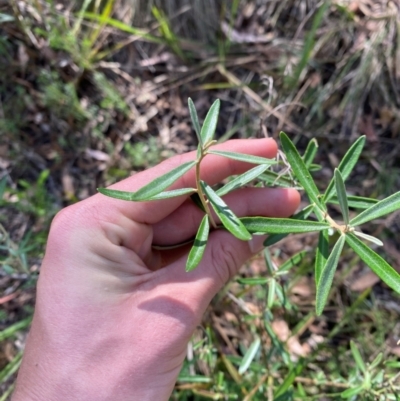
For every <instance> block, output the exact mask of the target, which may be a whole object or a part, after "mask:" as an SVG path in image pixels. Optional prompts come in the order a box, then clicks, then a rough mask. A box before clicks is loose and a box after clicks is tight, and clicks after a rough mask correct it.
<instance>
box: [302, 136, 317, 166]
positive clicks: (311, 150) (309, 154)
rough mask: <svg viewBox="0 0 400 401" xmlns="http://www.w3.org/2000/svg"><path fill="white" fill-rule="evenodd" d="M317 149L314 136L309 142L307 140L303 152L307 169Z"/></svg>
mask: <svg viewBox="0 0 400 401" xmlns="http://www.w3.org/2000/svg"><path fill="white" fill-rule="evenodd" d="M317 150H318V142H317V140H316V139H315V138H313V139H311V141H310V142H308V145H307V148H306V151H305V152H304V155H303V160H304V164H305V165H306V167H307V168H308V169H309V168H310V166H311V163H312V162H313V161H314V158H315V155H316V154H317Z"/></svg>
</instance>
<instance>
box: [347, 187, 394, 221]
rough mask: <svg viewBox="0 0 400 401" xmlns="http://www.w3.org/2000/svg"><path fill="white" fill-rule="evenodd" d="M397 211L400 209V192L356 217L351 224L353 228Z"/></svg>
mask: <svg viewBox="0 0 400 401" xmlns="http://www.w3.org/2000/svg"><path fill="white" fill-rule="evenodd" d="M397 209H400V191H399V192H396V193H395V194H393V195H391V196H389V197H388V198H386V199H383V200H381V201H379V202H378V203H376V204H375V205H373V206H371V207H370V208H368V209H366V210H364V211H363V212H361V213H360V214H359V215H358V216H356V217H354V219H352V220H351V221H350V224H351V225H352V226H359V225H361V224H364V223H366V222H367V221H371V220H374V219H377V218H378V217H381V216H384V215H385V214H388V213H392V212H394V211H395V210H397Z"/></svg>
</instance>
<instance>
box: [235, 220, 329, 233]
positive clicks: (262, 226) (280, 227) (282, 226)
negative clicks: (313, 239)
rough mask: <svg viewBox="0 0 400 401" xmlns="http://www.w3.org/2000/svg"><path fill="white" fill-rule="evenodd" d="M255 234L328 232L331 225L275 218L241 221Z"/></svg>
mask: <svg viewBox="0 0 400 401" xmlns="http://www.w3.org/2000/svg"><path fill="white" fill-rule="evenodd" d="M240 220H241V221H242V223H243V224H244V225H245V227H246V228H247V229H248V230H249V231H250V232H251V233H253V234H288V233H308V232H313V231H321V230H326V229H327V228H329V227H330V225H329V223H325V222H319V221H308V220H295V219H281V218H273V217H243V218H241V219H240Z"/></svg>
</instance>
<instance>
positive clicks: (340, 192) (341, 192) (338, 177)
mask: <svg viewBox="0 0 400 401" xmlns="http://www.w3.org/2000/svg"><path fill="white" fill-rule="evenodd" d="M335 186H336V193H337V196H338V200H339V206H340V210H341V211H342V216H343V220H344V223H345V224H346V225H348V224H349V206H348V204H347V195H346V187H345V186H344V182H343V178H342V174H340V171H339V170H338V169H335Z"/></svg>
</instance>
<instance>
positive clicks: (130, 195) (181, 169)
mask: <svg viewBox="0 0 400 401" xmlns="http://www.w3.org/2000/svg"><path fill="white" fill-rule="evenodd" d="M195 165H196V161H191V162H186V163H183V164H181V165H180V166H178V167H176V168H174V169H173V170H171V171H170V172H168V173H166V174H163V175H161V176H160V177H157V178H156V179H155V180H153V181H151V182H150V183H148V184H147V185H145V186H144V187H142V188H140V189H139V190H138V191H136V192H126V191H117V190H114V189H106V188H98V191H99V192H100V193H102V194H103V195H107V196H111V197H112V198H117V199H122V200H130V201H146V200H153V199H154V197H155V195H158V194H159V193H160V192H163V191H164V189H166V188H168V187H169V186H170V185H172V184H173V183H174V182H175V181H176V180H177V179H178V178H180V177H182V176H183V175H184V174H185V173H187V172H188V171H189V170H190V169H191V168H192V167H194V166H195ZM183 189H184V190H186V191H189V190H190V192H186V193H179V192H175V191H180V190H174V191H170V192H173V194H172V195H173V196H179V195H185V194H187V193H191V192H192V188H183ZM177 193H178V195H176V194H177ZM170 195H171V194H170ZM152 198H153V199H152ZM164 199H165V198H164Z"/></svg>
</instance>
